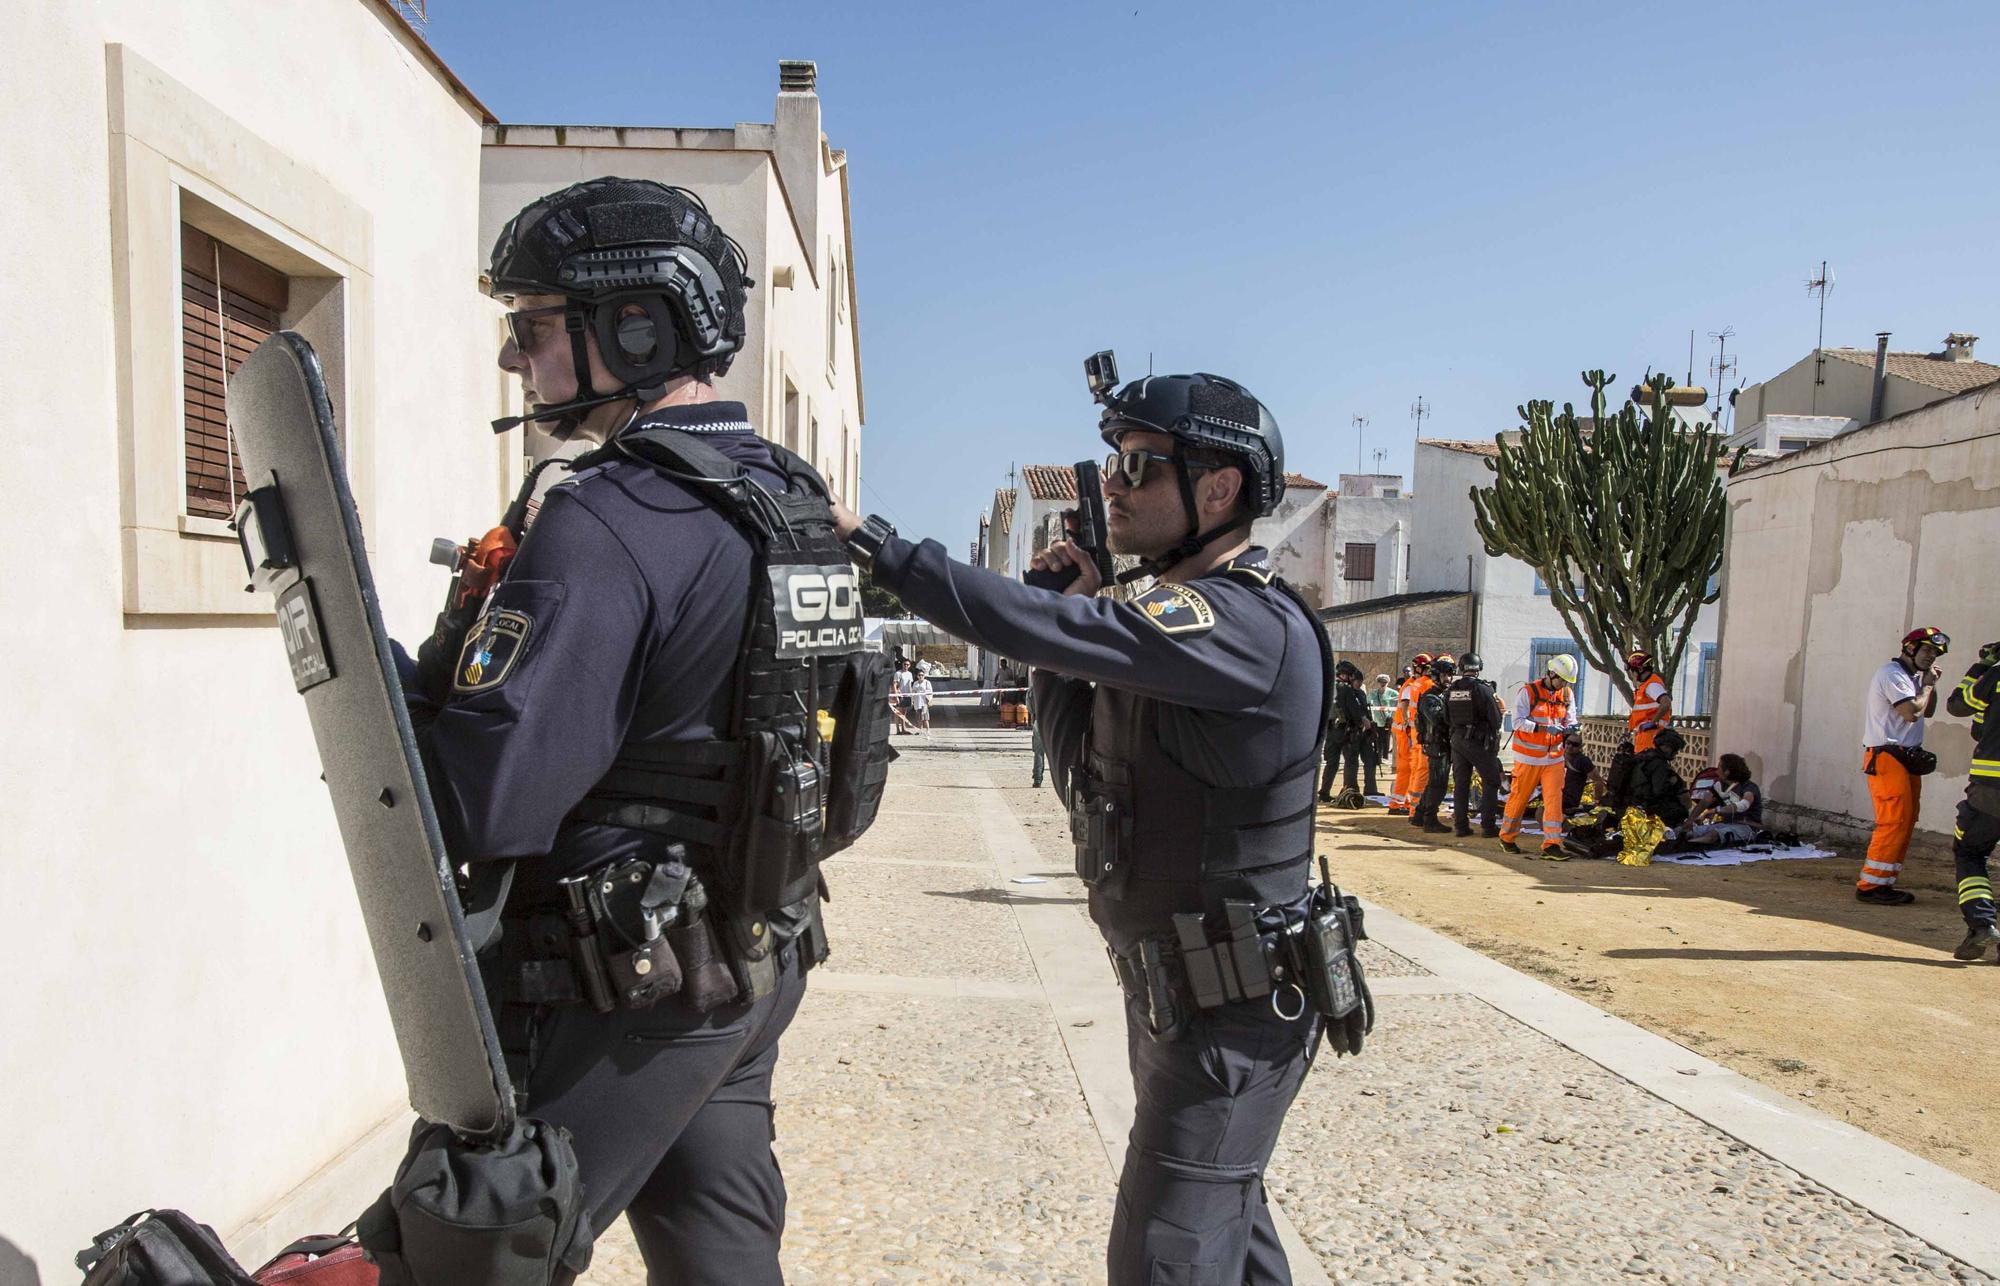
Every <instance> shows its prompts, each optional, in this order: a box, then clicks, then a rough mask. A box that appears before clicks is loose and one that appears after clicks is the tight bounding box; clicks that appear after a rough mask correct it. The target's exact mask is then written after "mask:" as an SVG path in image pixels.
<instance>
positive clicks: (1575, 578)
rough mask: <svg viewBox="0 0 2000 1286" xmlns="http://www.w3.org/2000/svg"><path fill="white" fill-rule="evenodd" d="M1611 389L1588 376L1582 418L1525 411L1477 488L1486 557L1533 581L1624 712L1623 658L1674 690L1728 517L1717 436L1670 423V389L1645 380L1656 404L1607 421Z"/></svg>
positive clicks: (1604, 378) (1708, 598) (1543, 407)
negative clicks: (1655, 671) (1640, 663)
mask: <svg viewBox="0 0 2000 1286" xmlns="http://www.w3.org/2000/svg"><path fill="white" fill-rule="evenodd" d="M1614 378H1616V377H1614V376H1611V375H1606V374H1605V373H1604V372H1603V371H1585V372H1584V373H1583V382H1584V383H1585V384H1586V385H1588V386H1589V387H1590V419H1589V421H1588V423H1587V424H1580V423H1579V422H1578V420H1577V415H1576V411H1575V408H1574V407H1572V406H1571V405H1570V404H1569V403H1567V402H1566V403H1564V404H1563V408H1562V413H1561V414H1559V415H1558V414H1555V412H1554V404H1553V403H1550V402H1541V401H1536V402H1530V403H1528V404H1527V405H1526V406H1524V407H1521V408H1520V415H1521V422H1522V427H1521V432H1520V438H1519V441H1515V442H1510V441H1508V440H1507V436H1506V435H1504V434H1503V435H1501V436H1500V437H1499V439H1498V441H1499V444H1500V454H1499V457H1498V458H1497V459H1489V460H1488V461H1487V467H1488V468H1490V469H1492V470H1493V471H1494V473H1495V474H1496V475H1497V476H1496V477H1495V478H1494V480H1493V485H1492V486H1490V487H1474V488H1473V489H1472V507H1473V514H1474V522H1475V525H1476V526H1477V527H1478V529H1479V535H1480V538H1481V539H1482V540H1484V541H1485V542H1486V552H1487V553H1488V554H1489V555H1493V556H1496V557H1497V556H1499V555H1502V554H1505V555H1509V556H1511V557H1514V558H1518V559H1520V560H1521V561H1522V562H1524V563H1527V564H1528V565H1529V566H1531V567H1533V568H1534V569H1535V570H1536V571H1537V572H1539V573H1540V574H1541V577H1542V580H1543V582H1544V583H1546V584H1547V585H1548V587H1549V597H1550V599H1551V600H1553V601H1554V603H1555V606H1556V610H1557V611H1559V612H1561V613H1562V618H1563V623H1564V624H1565V625H1567V626H1568V627H1569V632H1570V636H1571V637H1572V638H1574V639H1575V640H1576V641H1577V643H1578V645H1579V646H1580V647H1582V649H1583V653H1584V655H1585V656H1586V657H1588V658H1589V659H1590V663H1591V664H1592V665H1594V666H1596V667H1597V668H1598V669H1599V670H1602V671H1603V672H1604V673H1606V674H1608V675H1610V676H1611V681H1612V682H1613V683H1615V684H1616V685H1617V686H1618V690H1619V691H1620V692H1623V693H1624V694H1625V696H1626V698H1627V699H1628V700H1629V699H1630V697H1631V695H1632V688H1631V682H1630V680H1629V679H1628V678H1627V676H1626V673H1625V665H1624V656H1625V653H1626V652H1627V651H1628V650H1629V649H1630V648H1631V647H1632V646H1633V645H1635V644H1636V645H1638V646H1641V647H1644V648H1645V649H1646V650H1648V651H1650V652H1651V653H1652V654H1653V655H1654V656H1655V657H1657V658H1658V664H1659V668H1660V672H1661V674H1662V675H1664V676H1665V678H1666V680H1667V683H1668V685H1669V687H1671V686H1672V684H1673V681H1674V676H1675V675H1676V674H1677V673H1678V672H1679V670H1680V666H1681V661H1682V659H1683V657H1684V656H1685V655H1686V653H1687V641H1688V635H1689V633H1690V632H1691V630H1692V628H1693V626H1694V618H1695V614H1696V613H1697V612H1699V611H1700V610H1701V605H1702V604H1703V603H1709V602H1713V601H1714V600H1715V595H1714V594H1713V593H1711V592H1709V585H1710V583H1711V581H1712V580H1713V578H1714V576H1715V574H1716V572H1717V571H1718V570H1720V568H1721V566H1722V523H1723V517H1724V514H1725V512H1726V507H1725V503H1724V499H1723V488H1722V481H1721V479H1720V478H1719V477H1718V475H1717V470H1716V466H1717V463H1718V461H1719V460H1720V459H1721V455H1722V437H1721V435H1720V434H1719V433H1718V432H1717V431H1716V428H1715V426H1714V425H1712V424H1701V425H1697V426H1695V427H1694V428H1692V429H1685V428H1682V427H1680V426H1679V425H1677V424H1676V423H1675V421H1674V417H1673V413H1672V412H1671V410H1670V409H1669V399H1668V396H1667V390H1668V389H1669V388H1670V387H1671V386H1672V383H1673V381H1671V380H1669V379H1667V378H1666V377H1664V376H1648V378H1647V386H1642V388H1640V389H1638V390H1635V392H1636V393H1638V394H1640V395H1642V396H1643V395H1645V394H1647V393H1650V399H1649V400H1650V401H1651V403H1652V405H1651V407H1650V409H1649V411H1648V412H1647V413H1646V414H1644V415H1642V414H1641V413H1640V411H1639V408H1638V407H1637V406H1636V405H1635V404H1633V403H1631V402H1627V403H1626V404H1625V405H1624V406H1622V407H1620V408H1619V409H1618V411H1617V412H1616V413H1613V414H1607V411H1606V398H1605V395H1604V390H1605V389H1606V388H1607V387H1608V386H1609V385H1610V384H1611V382H1612V380H1613V379H1614Z"/></svg>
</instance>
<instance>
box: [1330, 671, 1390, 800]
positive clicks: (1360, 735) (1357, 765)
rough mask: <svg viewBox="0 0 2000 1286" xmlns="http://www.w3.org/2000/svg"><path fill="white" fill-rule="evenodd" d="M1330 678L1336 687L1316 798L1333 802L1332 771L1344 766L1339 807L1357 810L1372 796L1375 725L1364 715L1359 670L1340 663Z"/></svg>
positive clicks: (1365, 707) (1365, 704)
mask: <svg viewBox="0 0 2000 1286" xmlns="http://www.w3.org/2000/svg"><path fill="white" fill-rule="evenodd" d="M1333 675H1334V679H1335V681H1336V683H1337V684H1338V686H1337V687H1335V688H1334V701H1333V713H1332V714H1331V716H1329V719H1328V722H1327V725H1326V774H1325V776H1324V777H1323V778H1322V779H1321V781H1320V786H1319V797H1320V798H1321V799H1322V800H1328V801H1330V800H1332V799H1333V775H1334V770H1335V769H1336V768H1337V767H1339V766H1340V765H1342V764H1345V766H1346V779H1345V781H1344V782H1343V783H1342V787H1341V796H1342V799H1343V801H1344V802H1343V803H1342V807H1349V808H1359V807H1361V806H1362V804H1363V803H1365V802H1366V801H1367V797H1368V796H1369V795H1372V794H1374V793H1375V763H1376V755H1375V721H1374V720H1373V719H1372V718H1370V717H1369V715H1368V694H1367V693H1365V692H1363V691H1362V690H1361V684H1362V682H1363V678H1364V676H1363V675H1362V673H1361V667H1360V666H1358V665H1356V664H1354V662H1352V661H1342V662H1340V663H1339V664H1338V665H1336V666H1334V667H1333ZM1364 764H1365V765H1366V766H1367V769H1368V785H1367V788H1366V790H1363V789H1362V788H1361V786H1360V784H1359V778H1360V776H1361V772H1360V770H1361V767H1362V765H1364ZM1357 801H1358V802H1357Z"/></svg>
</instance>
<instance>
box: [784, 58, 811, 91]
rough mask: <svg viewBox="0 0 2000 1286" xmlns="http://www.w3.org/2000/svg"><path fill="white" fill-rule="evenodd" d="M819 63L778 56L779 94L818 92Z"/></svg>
mask: <svg viewBox="0 0 2000 1286" xmlns="http://www.w3.org/2000/svg"><path fill="white" fill-rule="evenodd" d="M818 85H819V64H817V63H814V62H809V61H807V60H805V59H803V58H780V59H779V60H778V92H779V93H781V94H812V93H817V92H818Z"/></svg>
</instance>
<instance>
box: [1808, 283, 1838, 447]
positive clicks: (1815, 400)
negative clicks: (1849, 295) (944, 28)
mask: <svg viewBox="0 0 2000 1286" xmlns="http://www.w3.org/2000/svg"><path fill="white" fill-rule="evenodd" d="M1832 289H1833V274H1832V273H1831V272H1829V271H1828V270H1827V266H1826V260H1824V259H1822V260H1820V261H1819V276H1817V277H1808V278H1806V293H1807V294H1808V295H1818V296H1819V342H1818V343H1817V344H1814V345H1813V391H1812V413H1813V414H1814V415H1818V414H1819V386H1820V385H1822V384H1824V383H1826V295H1827V292H1828V291H1830V290H1832Z"/></svg>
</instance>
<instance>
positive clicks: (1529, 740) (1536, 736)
mask: <svg viewBox="0 0 2000 1286" xmlns="http://www.w3.org/2000/svg"><path fill="white" fill-rule="evenodd" d="M1575 684H1576V658H1574V657H1572V656H1568V655H1557V656H1552V657H1550V658H1549V666H1548V670H1547V671H1546V672H1545V673H1544V674H1543V675H1542V677H1541V678H1539V679H1536V680H1535V681H1534V682H1532V683H1529V684H1527V685H1526V686H1524V687H1523V688H1522V689H1521V695H1520V696H1518V697H1516V698H1515V699H1514V742H1513V752H1514V779H1513V783H1512V784H1511V785H1510V786H1509V787H1508V788H1507V815H1506V817H1505V818H1504V819H1502V821H1501V822H1500V847H1501V848H1504V849H1506V850H1507V851H1508V852H1509V853H1519V852H1520V851H1521V848H1520V846H1519V845H1518V844H1516V843H1515V842H1514V841H1515V840H1516V839H1518V838H1519V837H1520V834H1521V818H1522V816H1523V815H1525V814H1526V813H1527V811H1528V797H1529V796H1530V795H1533V794H1534V793H1535V787H1536V786H1540V787H1541V788H1542V854H1543V856H1549V855H1550V854H1551V853H1553V854H1554V855H1556V856H1561V854H1562V851H1563V778H1564V776H1565V775H1566V774H1567V772H1568V765H1567V764H1566V763H1565V762H1564V759H1563V733H1564V732H1566V731H1568V730H1569V729H1571V728H1574V727H1575V726H1576V711H1575V710H1574V709H1572V708H1571V705H1570V688H1571V687H1573V686H1575Z"/></svg>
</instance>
